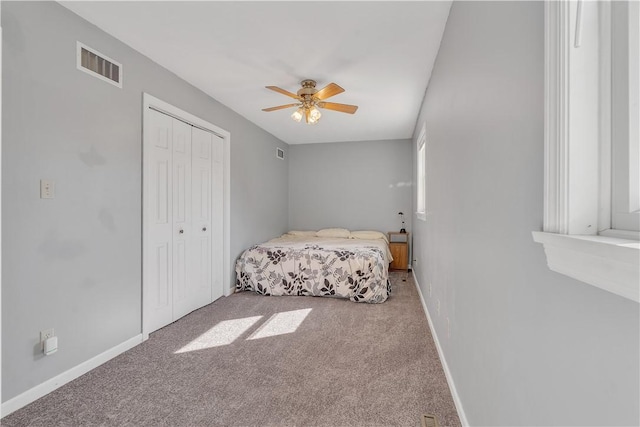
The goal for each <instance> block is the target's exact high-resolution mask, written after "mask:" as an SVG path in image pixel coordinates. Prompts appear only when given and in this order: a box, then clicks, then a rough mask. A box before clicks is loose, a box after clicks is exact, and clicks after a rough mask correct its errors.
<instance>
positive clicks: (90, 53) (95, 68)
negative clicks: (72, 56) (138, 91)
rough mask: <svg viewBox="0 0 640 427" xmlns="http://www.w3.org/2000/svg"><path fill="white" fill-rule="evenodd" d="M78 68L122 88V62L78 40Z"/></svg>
mask: <svg viewBox="0 0 640 427" xmlns="http://www.w3.org/2000/svg"><path fill="white" fill-rule="evenodd" d="M77 62H78V63H77V66H78V70H80V71H84V72H85V73H87V74H91V75H92V76H94V77H97V78H99V79H100V80H103V81H105V82H108V83H111V84H112V85H115V86H118V87H119V88H122V64H120V63H119V62H116V61H114V60H113V59H111V58H109V57H108V56H106V55H103V54H101V53H100V52H98V51H97V50H94V49H91V48H90V47H88V46H85V45H84V44H82V43H80V42H78V44H77Z"/></svg>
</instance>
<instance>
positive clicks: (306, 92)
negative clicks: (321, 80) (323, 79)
mask: <svg viewBox="0 0 640 427" xmlns="http://www.w3.org/2000/svg"><path fill="white" fill-rule="evenodd" d="M301 85H302V89H300V90H298V92H297V93H298V96H301V97H303V98H308V97H311V96H313V95H315V93H316V92H318V90H317V89H316V82H315V80H303V81H302V82H301Z"/></svg>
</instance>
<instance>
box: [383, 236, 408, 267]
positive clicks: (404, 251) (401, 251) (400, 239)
mask: <svg viewBox="0 0 640 427" xmlns="http://www.w3.org/2000/svg"><path fill="white" fill-rule="evenodd" d="M387 234H388V235H389V250H390V251H391V256H392V257H393V262H392V263H391V265H389V269H390V270H407V269H408V268H409V233H398V232H394V231H390V232H388V233H387Z"/></svg>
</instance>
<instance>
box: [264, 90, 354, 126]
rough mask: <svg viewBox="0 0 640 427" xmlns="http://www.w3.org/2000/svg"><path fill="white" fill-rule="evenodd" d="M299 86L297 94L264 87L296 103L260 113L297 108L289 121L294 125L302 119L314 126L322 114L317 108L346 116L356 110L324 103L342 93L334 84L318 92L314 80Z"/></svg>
mask: <svg viewBox="0 0 640 427" xmlns="http://www.w3.org/2000/svg"><path fill="white" fill-rule="evenodd" d="M301 85H302V89H299V90H298V92H297V93H293V92H289V91H288V90H285V89H282V88H279V87H277V86H265V87H266V88H267V89H269V90H272V91H274V92H278V93H280V94H282V95H285V96H288V97H289V98H293V99H295V100H297V101H298V102H297V103H294V104H285V105H278V106H275V107H269V108H263V109H262V111H266V112H270V111H277V110H282V109H285V108H291V107H297V109H296V111H294V112H293V114H291V119H293V120H294V121H295V122H296V123H300V122H301V121H302V118H303V117H304V121H305V123H307V124H310V125H314V124H316V123H318V122H319V121H320V117H322V113H321V112H320V110H319V109H318V108H326V109H327V110H334V111H338V112H341V113H348V114H353V113H355V112H356V110H357V109H358V106H357V105H348V104H338V103H335V102H326V101H325V100H326V99H327V98H331V97H332V96H335V95H338V94H339V93H342V92H344V89H343V88H341V87H340V86H338V85H337V84H335V83H329V84H328V85H326V86H325V87H323V88H322V89H320V90H317V89H316V82H315V80H309V79H307V80H303V81H302V83H301Z"/></svg>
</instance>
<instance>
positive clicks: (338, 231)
mask: <svg viewBox="0 0 640 427" xmlns="http://www.w3.org/2000/svg"><path fill="white" fill-rule="evenodd" d="M316 236H318V237H342V238H345V239H348V238H349V236H351V232H350V231H349V230H347V229H346V228H324V229H322V230H319V231H318V232H317V233H316Z"/></svg>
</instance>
